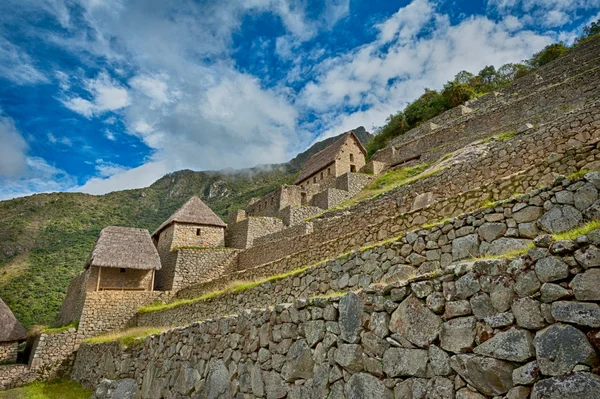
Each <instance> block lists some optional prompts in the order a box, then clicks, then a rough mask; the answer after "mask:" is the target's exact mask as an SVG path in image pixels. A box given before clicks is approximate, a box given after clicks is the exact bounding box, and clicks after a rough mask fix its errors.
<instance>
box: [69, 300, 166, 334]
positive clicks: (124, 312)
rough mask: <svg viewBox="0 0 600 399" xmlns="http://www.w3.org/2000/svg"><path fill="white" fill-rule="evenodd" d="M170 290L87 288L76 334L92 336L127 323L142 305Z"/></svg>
mask: <svg viewBox="0 0 600 399" xmlns="http://www.w3.org/2000/svg"><path fill="white" fill-rule="evenodd" d="M169 296H170V293H168V292H161V291H96V292H88V293H87V296H86V300H85V305H84V307H83V312H82V314H81V319H80V321H79V328H78V337H79V338H81V339H84V338H88V337H93V336H96V335H99V334H102V333H104V332H107V331H117V330H120V329H122V328H124V327H126V326H127V323H128V322H129V320H130V319H131V318H132V317H133V316H134V315H135V314H136V312H137V310H138V309H139V308H141V307H142V306H146V305H149V304H151V303H154V302H156V301H158V300H163V301H166V300H168V299H169Z"/></svg>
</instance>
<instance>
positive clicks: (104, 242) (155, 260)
mask: <svg viewBox="0 0 600 399" xmlns="http://www.w3.org/2000/svg"><path fill="white" fill-rule="evenodd" d="M89 266H99V267H118V268H125V269H138V270H151V269H156V270H158V269H160V258H159V257H158V252H157V250H156V247H155V246H154V244H153V243H152V239H151V238H150V234H149V233H148V230H146V229H135V228H131V227H116V226H109V227H106V228H104V229H102V231H101V232H100V235H99V236H98V239H97V240H96V244H94V249H93V250H92V252H91V253H90V256H89V257H88V260H87V262H86V267H89Z"/></svg>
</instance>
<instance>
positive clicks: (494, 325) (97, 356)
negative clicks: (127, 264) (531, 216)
mask: <svg viewBox="0 0 600 399" xmlns="http://www.w3.org/2000/svg"><path fill="white" fill-rule="evenodd" d="M599 245H600V230H595V231H593V232H591V233H590V234H588V235H586V236H581V237H578V238H577V239H576V240H568V241H553V240H552V238H551V236H549V235H540V236H538V237H537V238H536V240H535V247H534V248H533V249H531V250H530V251H529V252H528V253H527V255H525V256H519V257H516V258H511V259H489V260H479V261H475V262H468V263H461V262H456V263H453V264H452V265H450V266H448V267H445V268H443V269H439V271H438V272H437V273H435V274H431V275H428V276H421V277H417V278H413V279H409V280H405V281H402V282H399V283H393V284H390V285H378V286H369V287H365V289H363V290H362V291H360V292H359V293H358V294H356V293H348V294H346V295H344V296H342V297H336V296H333V297H316V298H312V299H308V300H303V299H299V300H295V301H294V302H293V303H288V304H279V305H277V306H275V307H271V308H268V309H264V310H246V311H243V312H240V313H239V314H237V315H234V316H224V317H220V318H216V319H209V320H205V321H203V322H199V323H192V324H190V325H189V326H186V327H180V328H175V329H171V330H168V331H166V332H165V333H162V334H160V335H156V336H150V337H148V338H146V339H144V340H140V341H139V342H138V343H137V344H134V345H131V346H129V347H123V346H122V345H121V344H119V343H108V344H97V345H90V344H83V345H82V347H81V348H80V351H79V353H78V355H77V359H76V361H75V365H74V371H73V378H74V379H75V380H77V381H79V382H81V383H83V384H84V385H85V386H95V385H96V384H98V383H99V382H100V380H101V379H102V378H109V379H116V380H118V379H123V378H132V379H134V380H135V381H136V382H137V385H138V389H139V395H140V397H141V398H144V399H145V398H166V397H174V398H183V397H195V398H202V397H213V398H232V397H246V398H263V397H266V398H283V397H288V398H340V399H341V398H353V399H365V398H373V399H375V398H389V399H392V398H448V399H453V398H461V399H462V398H477V399H484V398H491V397H494V398H506V399H513V398H523V399H525V398H527V397H531V398H534V399H547V398H557V399H558V398H566V399H584V398H594V397H598V396H599V395H600V377H598V375H597V374H595V373H594V371H595V370H596V367H597V366H598V364H599V362H600V358H599V354H600V346H599V345H598V339H597V335H598V328H600V306H599V303H600V296H598V294H597V292H595V290H594V289H592V287H594V286H596V285H597V284H598V283H599V282H600V280H599V278H600V274H598V273H596V270H597V269H598V268H599V267H600V262H599V261H598V260H597V259H596V257H597V256H598V253H600V252H599V250H598V246H599ZM238 395H239V396H238Z"/></svg>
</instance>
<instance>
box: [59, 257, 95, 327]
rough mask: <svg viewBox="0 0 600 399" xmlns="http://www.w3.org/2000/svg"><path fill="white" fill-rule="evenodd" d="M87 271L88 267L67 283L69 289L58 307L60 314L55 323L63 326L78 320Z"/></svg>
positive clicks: (84, 291) (83, 297)
mask: <svg viewBox="0 0 600 399" xmlns="http://www.w3.org/2000/svg"><path fill="white" fill-rule="evenodd" d="M89 273H90V272H89V269H86V270H84V271H82V272H81V273H79V274H78V275H77V277H75V278H74V279H73V280H72V281H71V284H69V289H68V290H67V295H66V296H65V299H64V300H63V303H62V306H61V308H60V315H59V316H58V320H57V321H56V325H58V326H63V325H65V324H69V323H71V322H73V321H75V320H79V318H80V317H81V311H82V309H83V303H84V302H85V293H86V286H87V278H88V275H89Z"/></svg>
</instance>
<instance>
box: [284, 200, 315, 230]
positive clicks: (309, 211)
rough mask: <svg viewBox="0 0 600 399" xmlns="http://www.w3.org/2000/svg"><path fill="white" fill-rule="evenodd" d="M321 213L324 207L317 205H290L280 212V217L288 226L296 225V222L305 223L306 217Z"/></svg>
mask: <svg viewBox="0 0 600 399" xmlns="http://www.w3.org/2000/svg"><path fill="white" fill-rule="evenodd" d="M321 213H323V209H321V208H319V207H316V206H308V205H306V206H305V205H303V206H297V207H291V206H288V207H287V208H284V209H282V210H281V211H280V212H279V217H280V218H281V220H283V223H284V224H285V225H286V226H294V225H296V224H300V223H304V222H305V221H306V219H308V218H311V217H313V216H316V215H319V214H321Z"/></svg>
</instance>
